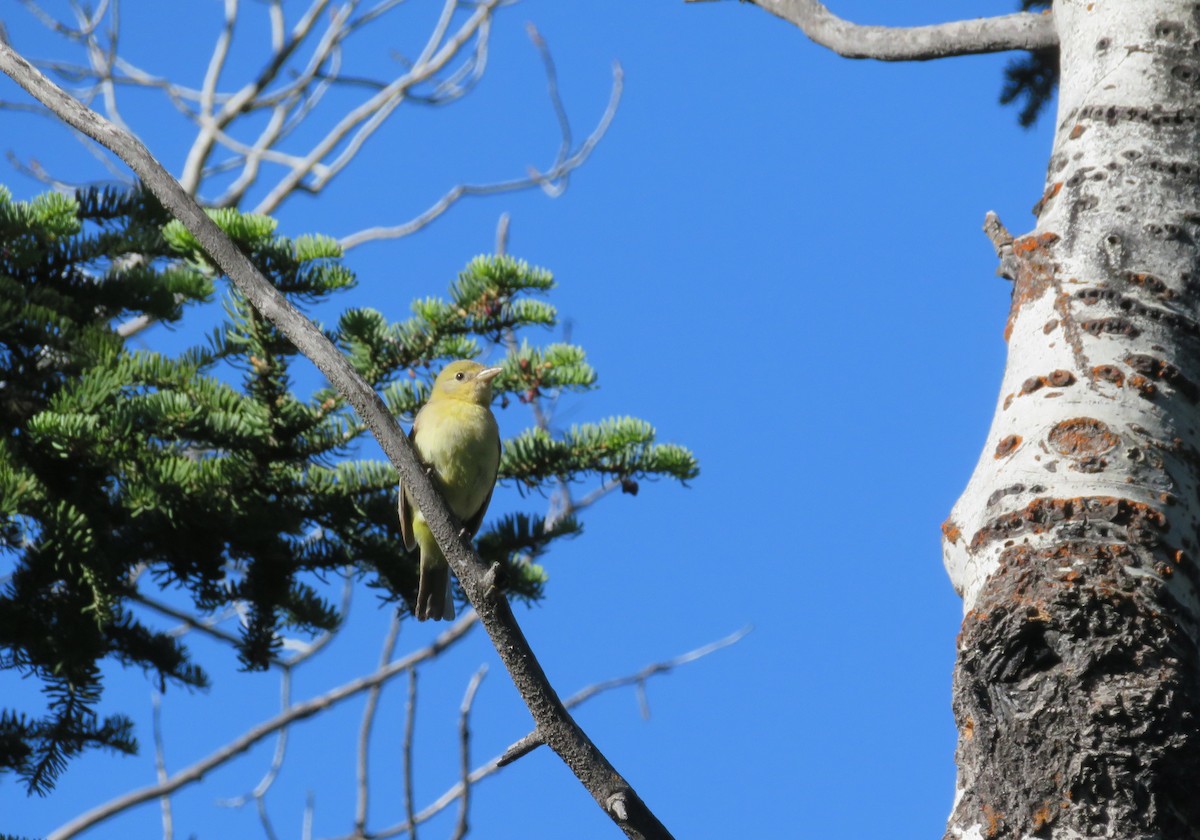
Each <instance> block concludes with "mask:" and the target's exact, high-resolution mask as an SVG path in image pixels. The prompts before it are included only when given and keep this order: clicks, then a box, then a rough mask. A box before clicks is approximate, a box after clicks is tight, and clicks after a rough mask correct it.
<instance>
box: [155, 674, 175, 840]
mask: <svg viewBox="0 0 1200 840" xmlns="http://www.w3.org/2000/svg"><path fill="white" fill-rule="evenodd" d="M150 704H151V709H152V710H153V711H152V714H151V728H152V729H153V730H154V773H155V775H156V776H157V777H158V783H159V784H160V785H161V784H162V783H163V782H165V781H166V780H167V757H166V751H165V750H164V748H163V737H162V695H161V694H159V693H158V692H157V691H156V692H154V693H153V694H152V695H151V696H150ZM158 801H159V805H160V807H161V808H162V827H163V840H174V837H175V820H174V817H173V815H172V813H171V796H170V794H163V795H162V796H160V797H159V798H158Z"/></svg>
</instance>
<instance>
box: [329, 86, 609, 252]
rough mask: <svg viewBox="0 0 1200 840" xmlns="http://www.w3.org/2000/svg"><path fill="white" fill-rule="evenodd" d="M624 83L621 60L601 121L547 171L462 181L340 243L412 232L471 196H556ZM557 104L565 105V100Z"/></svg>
mask: <svg viewBox="0 0 1200 840" xmlns="http://www.w3.org/2000/svg"><path fill="white" fill-rule="evenodd" d="M552 66H553V65H551V67H552ZM623 87H624V71H623V70H622V69H621V65H620V64H619V63H617V62H614V63H613V84H612V91H611V93H610V94H609V99H608V105H607V106H605V109H604V113H603V114H601V116H600V121H599V122H598V123H597V124H596V127H595V128H594V129H593V130H592V133H591V134H589V135H588V136H587V138H586V139H585V140H584V141H583V143H581V144H580V145H579V148H577V149H576V150H575V151H574V152H573V153H571V154H567V155H566V156H563V153H562V152H561V151H560V153H559V155H558V157H557V158H556V160H555V162H554V164H553V165H551V166H550V168H549V169H547V170H546V171H545V172H538V171H537V170H536V169H533V168H532V167H530V170H529V174H528V175H526V176H525V177H524V178H514V179H511V180H508V181H495V182H492V183H487V184H458V185H456V186H454V187H452V188H450V189H449V190H447V191H446V192H445V193H444V194H443V195H442V197H441V198H439V199H438V200H437V201H435V202H434V203H433V204H432V205H430V206H429V207H428V208H426V209H425V210H424V211H423V212H421V213H420V214H419V215H417V216H415V217H413V218H412V219H409V220H408V221H407V222H403V223H402V224H399V225H391V226H378V227H371V228H367V229H365V230H361V231H358V232H357V233H352V234H350V235H348V236H344V237H342V239H341V240H339V243H338V244H340V245H341V246H342V249H343V250H349V249H351V248H356V247H358V246H359V245H362V244H364V243H366V242H374V241H378V240H382V239H399V238H402V237H405V236H411V235H412V234H414V233H416V232H417V231H419V230H421V229H422V228H424V227H425V226H427V225H428V224H430V223H431V222H433V221H434V220H435V219H437V218H438V217H439V216H441V215H442V214H443V213H445V212H446V211H447V210H449V209H450V208H451V207H453V206H454V205H455V204H456V203H458V202H459V201H460V200H462V199H463V198H467V197H469V196H484V195H500V194H502V193H509V192H518V191H521V190H527V189H529V188H531V187H540V188H542V189H543V190H545V191H546V192H547V193H548V194H550V195H552V196H553V195H557V194H558V193H560V192H562V189H563V187H564V185H565V183H566V179H567V178H568V177H569V176H570V174H571V173H572V172H574V171H575V170H576V169H578V168H579V167H580V166H582V165H583V164H584V163H585V162H586V161H587V159H588V158H589V157H590V156H591V154H592V151H593V150H594V149H595V148H596V145H597V144H598V143H599V142H600V140H601V139H602V138H603V137H604V135H605V133H606V132H607V131H608V127H609V126H610V125H611V124H612V121H613V118H614V117H615V116H616V114H617V107H618V106H619V105H620V103H621V91H622V89H623ZM556 95H557V94H556V93H553V94H552V99H553V98H554V97H555V96H556ZM556 107H561V103H559V105H558V106H556ZM564 137H565V138H566V139H567V141H568V142H569V140H570V134H569V129H568V133H566V134H564ZM560 149H561V147H560ZM568 151H569V149H568Z"/></svg>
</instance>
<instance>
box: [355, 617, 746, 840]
mask: <svg viewBox="0 0 1200 840" xmlns="http://www.w3.org/2000/svg"><path fill="white" fill-rule="evenodd" d="M751 629H752V628H750V627H743V628H742V629H741V630H738V631H736V632H734V633H731V634H729V635H728V636H725V637H724V638H722V639H718V640H716V641H715V642H710V643H709V644H706V645H702V646H701V647H698V648H696V649H695V650H691V651H688V652H687V653H684V654H681V655H679V656H676V657H674V658H672V659H668V660H665V661H663V662H658V663H654V664H652V665H647V666H646V667H645V668H642V669H641V670H639V671H638V672H637V673H635V674H630V675H628V676H625V677H619V678H617V679H612V680H605V681H604V682H599V683H594V684H592V685H589V686H586V687H584V688H582V689H580V690H579V691H577V692H576V693H575V694H573V695H571V697H570V698H569V699H568V700H567V701H566V703H564V705H566V706H568V707H569V708H572V709H574V708H576V707H577V706H580V705H582V704H583V703H586V702H587V701H588V700H591V699H592V698H593V697H596V696H598V695H600V694H603V693H605V692H608V691H613V690H614V689H617V688H621V687H624V686H628V685H639V684H644V683H645V682H646V681H647V680H649V679H651V678H653V677H655V676H657V675H660V674H666V673H669V672H670V671H672V670H674V669H675V668H678V667H680V666H682V665H686V664H688V663H690V662H695V661H696V660H697V659H700V658H702V657H705V656H708V655H709V654H710V653H715V652H716V651H718V650H721V649H722V648H727V647H729V646H730V645H733V644H736V643H737V642H739V641H740V640H741V639H742V638H743V637H745V636H746V634H747V633H749V632H750V630H751ZM477 676H478V674H477ZM468 696H469V697H471V699H472V700H473V698H474V695H473V694H471V693H470V686H468ZM463 705H464V707H466V706H467V705H468V704H467V702H466V699H464V704H463ZM460 727H461V724H460ZM460 731H461V729H460ZM536 735H537V733H536V731H534V732H530V733H529V734H528V735H526V736H525V737H524V738H521V739H520V740H519V741H517V742H515V743H514V744H512V745H511V746H510V747H509V748H508V749H506V750H505V751H504V752H503V753H501V754H500V755H497V756H493V757H492V758H491V759H489V760H488V761H486V762H484V763H483V764H481V765H479V766H478V767H476V768H475V769H473V770H471V771H470V772H469V773H468V774H467V775H466V777H465V778H462V779H460V780H459V781H458V782H457V783H456V784H454V785H453V786H452V787H450V788H449V789H447V790H446V791H445V792H443V793H442V795H441V796H439V797H438V798H437V799H436V800H434V801H433V802H431V803H430V804H429V805H427V806H426V807H425V808H423V809H422V810H421V811H419V812H418V813H417V814H416V816H415V817H412V818H410V819H406V820H405V821H404V822H402V823H397V824H395V825H391V826H388V827H387V828H384V829H382V830H380V831H375V832H372V833H371V837H372V840H387V839H388V838H390V837H396V836H399V835H401V834H406V833H408V832H409V831H410V830H411V829H412V826H413V825H414V823H415V824H417V825H419V824H421V823H423V822H427V821H429V820H431V819H433V818H434V817H435V816H437V815H438V814H440V813H441V812H442V811H444V810H446V808H448V807H450V806H451V805H452V804H454V802H456V801H460V800H461V799H462V798H463V797H464V796H470V792H469V791H470V788H471V786H472V785H475V784H478V783H479V782H481V781H483V780H484V779H486V778H488V777H489V776H492V775H494V774H495V773H497V772H498V771H499V770H500V769H501V767H503V766H505V765H507V764H511V763H513V762H514V761H516V760H517V759H518V758H521V757H522V756H525V755H528V754H529V753H530V752H532V751H533V750H534V749H536V748H537V747H538V746H540V744H541V742H540V741H539V740H537V737H536ZM337 840H354V835H350V836H346V837H340V838H337Z"/></svg>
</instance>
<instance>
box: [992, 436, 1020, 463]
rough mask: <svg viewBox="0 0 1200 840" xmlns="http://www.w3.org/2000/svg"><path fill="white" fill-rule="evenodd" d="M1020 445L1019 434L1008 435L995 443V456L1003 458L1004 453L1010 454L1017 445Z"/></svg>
mask: <svg viewBox="0 0 1200 840" xmlns="http://www.w3.org/2000/svg"><path fill="white" fill-rule="evenodd" d="M1020 445H1021V436H1020V435H1009V436H1008V437H1006V438H1004V439H1003V440H1001V441H1000V442H999V443H998V444H996V455H995V457H996V458H1003V457H1004V456H1006V455H1011V454H1012V453H1013V452H1014V451H1015V450H1016V448H1017V447H1018V446H1020Z"/></svg>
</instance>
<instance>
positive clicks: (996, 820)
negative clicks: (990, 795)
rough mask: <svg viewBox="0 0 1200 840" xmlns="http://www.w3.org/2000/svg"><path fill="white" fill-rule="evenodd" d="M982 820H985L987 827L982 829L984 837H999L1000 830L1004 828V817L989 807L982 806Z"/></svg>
mask: <svg viewBox="0 0 1200 840" xmlns="http://www.w3.org/2000/svg"><path fill="white" fill-rule="evenodd" d="M983 818H984V819H985V820H987V826H986V827H985V828H984V836H985V837H999V836H1000V831H1001V829H1003V828H1004V815H1003V814H1001V813H999V812H998V811H997V810H996V809H995V808H993V807H992V806H991V805H984V806H983Z"/></svg>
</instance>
